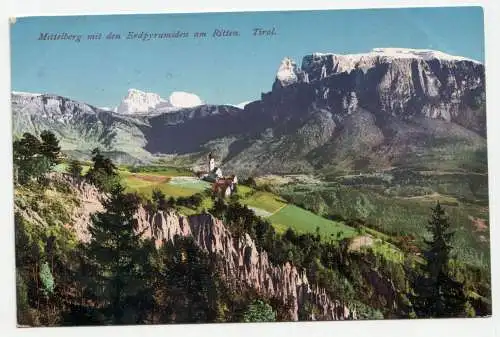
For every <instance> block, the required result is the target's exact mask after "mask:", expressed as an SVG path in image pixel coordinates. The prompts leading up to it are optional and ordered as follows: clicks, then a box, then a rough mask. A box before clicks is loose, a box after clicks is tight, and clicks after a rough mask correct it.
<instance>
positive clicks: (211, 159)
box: [208, 152, 215, 172]
mask: <svg viewBox="0 0 500 337" xmlns="http://www.w3.org/2000/svg"><path fill="white" fill-rule="evenodd" d="M214 169H215V158H214V156H213V155H212V152H210V153H209V154H208V172H212V171H213V170H214Z"/></svg>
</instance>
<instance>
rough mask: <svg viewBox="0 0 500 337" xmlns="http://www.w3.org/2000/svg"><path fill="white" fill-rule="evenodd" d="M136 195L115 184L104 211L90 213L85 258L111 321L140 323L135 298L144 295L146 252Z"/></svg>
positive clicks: (96, 294)
mask: <svg viewBox="0 0 500 337" xmlns="http://www.w3.org/2000/svg"><path fill="white" fill-rule="evenodd" d="M138 204H139V198H138V196H137V195H135V194H125V193H124V188H123V187H122V186H120V185H116V186H115V187H114V188H113V190H112V191H111V195H110V197H109V199H108V200H107V201H106V202H105V205H104V206H105V209H106V211H105V212H103V213H97V214H95V215H94V217H93V221H92V225H91V227H90V233H91V235H92V239H91V241H90V243H89V245H88V258H89V262H90V266H91V270H93V273H94V280H95V284H94V286H93V288H94V295H95V297H96V299H97V300H100V301H102V302H103V303H104V310H103V315H104V317H106V322H103V323H112V324H136V323H140V320H141V318H140V310H139V308H138V306H139V304H138V302H140V301H138V299H140V298H141V296H142V300H147V299H145V298H144V296H143V291H144V289H143V288H144V282H143V279H144V278H145V277H146V276H147V275H145V274H146V272H145V266H147V256H145V255H144V254H143V251H142V250H141V240H140V235H141V233H136V231H135V230H134V219H133V216H134V214H135V212H136V211H137V208H138Z"/></svg>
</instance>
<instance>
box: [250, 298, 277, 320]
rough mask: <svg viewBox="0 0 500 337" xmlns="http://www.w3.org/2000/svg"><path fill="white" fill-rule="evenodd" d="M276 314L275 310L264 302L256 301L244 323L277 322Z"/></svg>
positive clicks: (251, 305)
mask: <svg viewBox="0 0 500 337" xmlns="http://www.w3.org/2000/svg"><path fill="white" fill-rule="evenodd" d="M275 321H276V312H275V311H274V310H273V308H272V307H271V306H270V305H269V304H267V303H265V302H263V301H262V300H256V301H255V302H253V303H252V304H250V305H249V306H248V308H247V310H246V311H245V313H244V315H243V322H246V323H249V322H275Z"/></svg>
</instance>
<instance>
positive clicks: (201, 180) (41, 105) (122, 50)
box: [10, 7, 492, 327]
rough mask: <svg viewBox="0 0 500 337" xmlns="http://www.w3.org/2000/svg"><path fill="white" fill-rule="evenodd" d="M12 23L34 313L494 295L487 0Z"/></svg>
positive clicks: (430, 309) (263, 310) (473, 310)
mask: <svg viewBox="0 0 500 337" xmlns="http://www.w3.org/2000/svg"><path fill="white" fill-rule="evenodd" d="M10 41H11V42H10V43H11V64H12V69H11V74H12V85H11V88H12V93H11V106H12V111H11V113H12V126H13V130H12V143H13V163H14V167H13V172H14V174H13V176H14V182H13V184H14V189H15V196H14V209H13V212H14V214H15V217H14V218H15V223H14V224H12V225H14V226H15V249H16V252H15V256H16V271H15V273H16V286H17V291H16V295H17V322H18V326H20V327H38V326H81V325H123V324H128V325H130V324H134V325H136V324H170V323H215V322H218V323H223V322H284V321H311V320H314V321H324V320H329V321H335V320H379V319H410V318H412V319H413V318H415V319H421V318H451V317H461V318H466V317H485V316H490V315H491V312H492V303H491V271H490V235H489V201H488V161H487V141H486V139H487V133H486V94H485V93H486V92H485V67H484V28H483V11H482V9H481V8H480V7H456V8H454V7H441V8H401V9H370V10H367V9H357V10H315V11H275V12H239V13H199V14H147V15H145V14H143V15H138V14H134V15H132V14H131V15H95V16H45V17H21V18H16V19H13V20H11V24H10Z"/></svg>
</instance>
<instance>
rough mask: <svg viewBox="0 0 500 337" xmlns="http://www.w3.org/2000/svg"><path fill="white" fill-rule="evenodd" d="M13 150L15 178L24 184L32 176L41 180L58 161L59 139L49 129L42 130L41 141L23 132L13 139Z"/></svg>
mask: <svg viewBox="0 0 500 337" xmlns="http://www.w3.org/2000/svg"><path fill="white" fill-rule="evenodd" d="M13 152H14V155H13V160H14V169H15V171H16V172H15V173H16V179H17V181H18V182H19V183H21V184H26V183H28V182H29V181H31V180H32V179H33V178H35V179H37V180H41V179H42V178H43V176H44V175H45V174H46V173H47V172H49V170H50V169H51V168H52V167H53V166H54V165H55V164H57V163H58V160H59V156H60V147H59V141H58V140H57V138H56V137H55V135H54V134H53V133H52V132H50V131H43V132H42V141H40V140H39V139H38V138H37V137H36V136H34V135H32V134H30V133H25V134H23V136H22V137H21V138H20V139H17V140H15V141H14V143H13Z"/></svg>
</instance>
